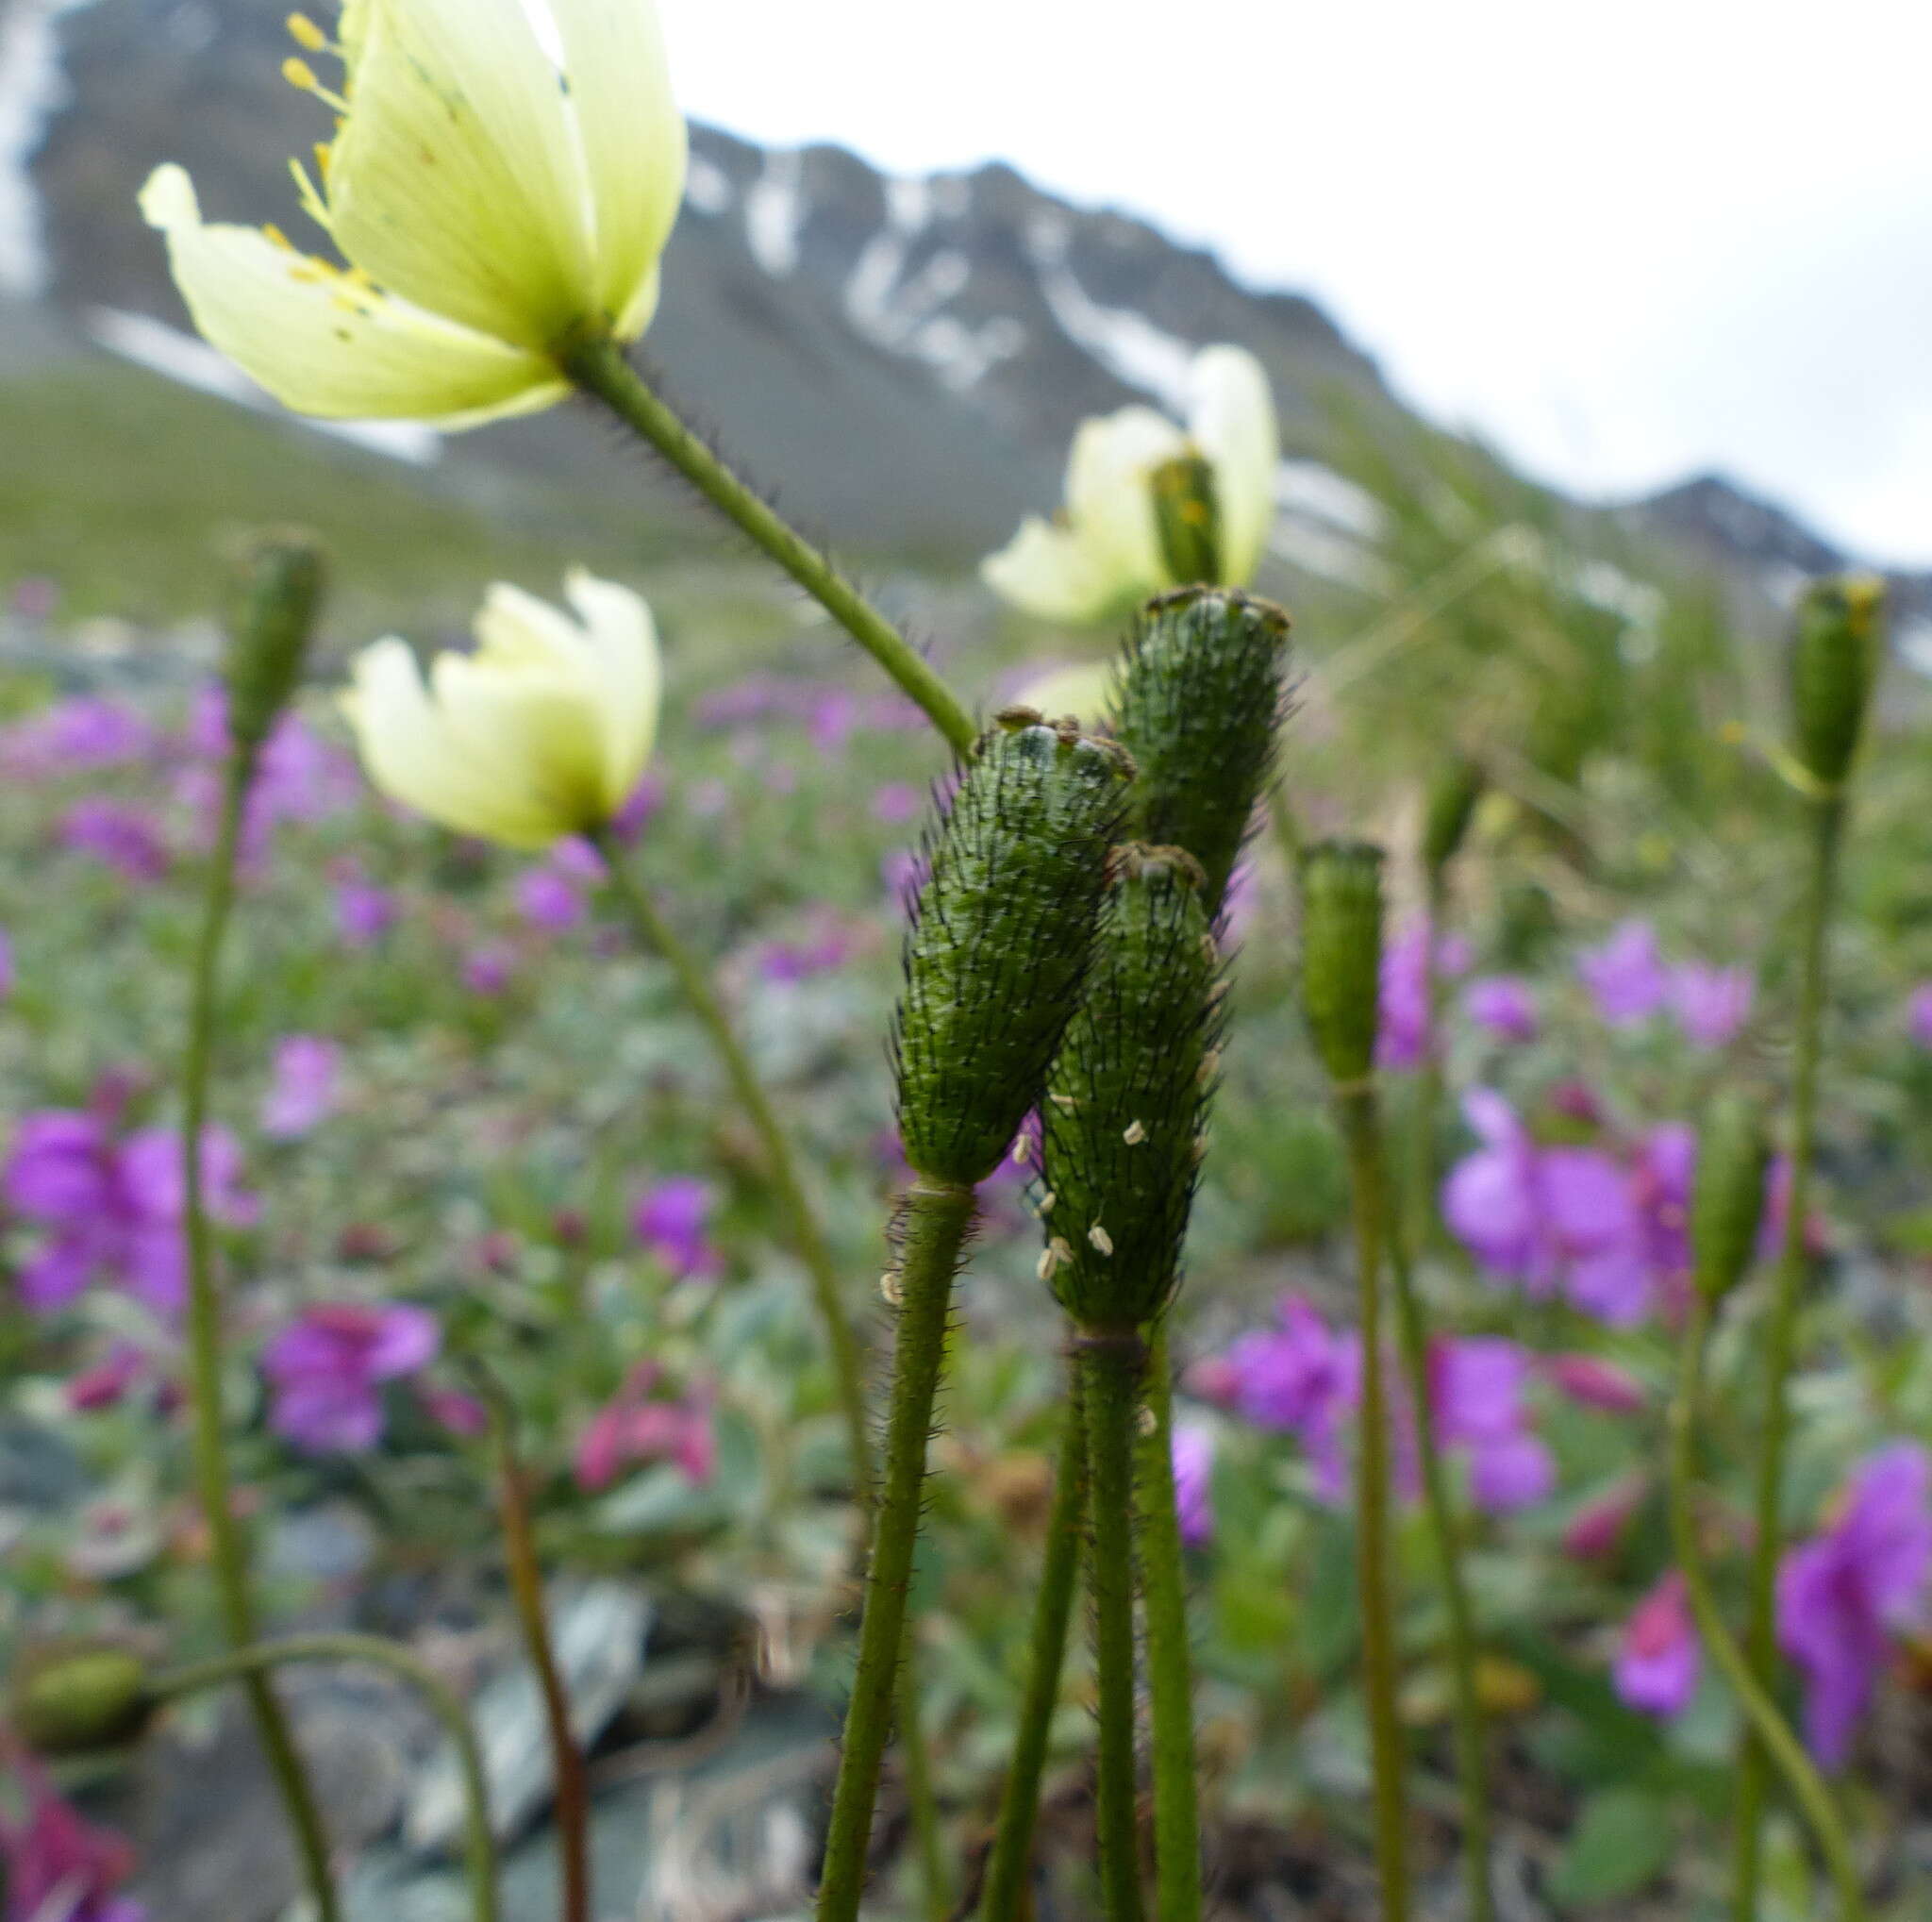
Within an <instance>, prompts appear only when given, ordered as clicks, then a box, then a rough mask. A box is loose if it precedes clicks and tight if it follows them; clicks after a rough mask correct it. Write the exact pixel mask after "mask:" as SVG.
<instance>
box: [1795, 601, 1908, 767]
mask: <svg viewBox="0 0 1932 1922" xmlns="http://www.w3.org/2000/svg"><path fill="white" fill-rule="evenodd" d="M1884 612H1885V583H1884V582H1883V581H1882V580H1879V579H1877V578H1876V577H1874V576H1871V575H1842V576H1840V577H1837V578H1834V579H1830V580H1820V581H1814V582H1813V583H1812V584H1811V586H1810V587H1809V588H1808V589H1807V591H1806V593H1805V597H1804V599H1803V601H1802V602H1801V603H1800V604H1799V608H1798V627H1797V634H1796V637H1795V639H1794V640H1793V643H1792V646H1791V736H1792V739H1791V745H1792V750H1793V752H1794V753H1795V754H1796V756H1797V758H1798V760H1799V762H1800V763H1801V765H1802V766H1803V767H1804V769H1805V771H1806V772H1807V774H1808V775H1810V776H1811V777H1812V778H1813V779H1814V780H1816V781H1818V782H1819V783H1820V784H1821V785H1822V786H1824V787H1825V788H1836V787H1837V786H1839V785H1840V782H1842V781H1843V779H1844V777H1845V776H1846V774H1847V773H1848V772H1849V771H1850V769H1851V765H1852V757H1853V756H1854V755H1855V754H1856V753H1857V750H1858V737H1859V735H1860V734H1861V733H1862V732H1863V731H1864V727H1865V713H1866V710H1867V709H1868V708H1869V707H1870V706H1871V704H1872V690H1873V687H1874V683H1875V682H1876V680H1877V678H1878V668H1879V662H1880V660H1881V658H1882V653H1883V646H1882V641H1881V634H1882V630H1883V617H1884Z"/></svg>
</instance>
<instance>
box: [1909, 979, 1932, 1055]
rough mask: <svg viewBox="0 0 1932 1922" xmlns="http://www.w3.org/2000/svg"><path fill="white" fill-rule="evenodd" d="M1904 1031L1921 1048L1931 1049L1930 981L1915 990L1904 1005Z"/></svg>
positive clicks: (1931, 986)
mask: <svg viewBox="0 0 1932 1922" xmlns="http://www.w3.org/2000/svg"><path fill="white" fill-rule="evenodd" d="M1906 1031H1907V1033H1908V1034H1909V1035H1910V1036H1911V1037H1912V1039H1913V1040H1914V1041H1915V1042H1917V1043H1918V1044H1919V1045H1920V1046H1921V1047H1925V1048H1932V981H1927V982H1926V983H1925V985H1924V987H1922V988H1915V989H1914V990H1913V991H1912V998H1911V999H1910V1000H1909V1001H1907V1003H1906Z"/></svg>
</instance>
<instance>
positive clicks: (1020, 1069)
mask: <svg viewBox="0 0 1932 1922" xmlns="http://www.w3.org/2000/svg"><path fill="white" fill-rule="evenodd" d="M1132 778H1133V763H1132V761H1131V760H1130V759H1129V758H1128V756H1127V755H1126V754H1125V752H1124V750H1123V749H1121V748H1120V747H1119V746H1117V745H1116V744H1114V743H1112V742H1110V741H1102V740H1095V739H1091V738H1089V737H1088V736H1086V735H1083V734H1081V733H1079V732H1078V731H1077V730H1076V729H1074V728H1073V727H1048V726H1047V725H1045V724H1044V723H1043V722H1042V721H1041V719H1040V716H1039V715H1038V714H1037V713H1035V712H1033V711H1032V710H1030V709H1018V710H1008V712H1006V713H1005V714H1002V715H1001V716H1000V717H999V720H998V722H997V723H996V724H995V726H994V727H992V728H991V731H990V732H989V733H988V734H987V735H986V736H985V738H984V739H983V741H982V742H981V744H980V752H979V758H978V760H976V761H975V762H974V765H973V766H972V767H971V768H970V769H968V770H967V772H966V774H965V776H964V777H963V778H962V779H961V781H960V784H959V787H958V793H957V794H955V795H954V796H953V799H952V802H951V805H950V806H949V807H948V808H947V810H946V811H945V813H944V816H943V818H942V819H941V821H940V822H939V824H938V825H937V827H935V828H934V829H933V830H932V831H931V832H930V833H929V835H928V837H927V848H926V852H927V857H928V859H927V864H926V865H927V879H926V881H925V884H924V887H923V888H922V889H921V890H920V894H919V898H918V903H917V906H916V910H915V912H914V916H913V921H912V925H911V927H910V928H909V929H908V933H907V937H906V953H905V966H906V988H905V993H904V995H903V997H902V998H901V1001H900V1005H899V1013H898V1018H897V1022H896V1032H895V1037H894V1052H895V1059H896V1065H897V1070H898V1095H899V1131H900V1136H901V1139H902V1140H903V1141H904V1143H905V1147H906V1158H907V1160H908V1162H910V1163H911V1164H912V1166H913V1167H914V1168H915V1169H916V1170H917V1171H918V1172H919V1173H920V1174H922V1175H924V1176H925V1177H927V1178H929V1179H932V1180H935V1181H945V1182H954V1183H958V1184H961V1185H969V1186H970V1185H973V1184H975V1183H977V1182H979V1181H983V1180H984V1179H985V1178H987V1176H989V1175H990V1174H991V1172H992V1171H993V1169H994V1168H996V1167H997V1166H998V1165H999V1162H1000V1159H1001V1157H1002V1155H1003V1154H1004V1153H1005V1152H1006V1149H1007V1145H1008V1143H1009V1142H1010V1141H1012V1139H1013V1137H1014V1136H1015V1135H1016V1134H1017V1133H1018V1132H1019V1128H1020V1124H1021V1121H1022V1120H1023V1119H1024V1116H1025V1114H1026V1111H1027V1110H1028V1109H1030V1108H1032V1107H1033V1106H1034V1105H1035V1104H1036V1103H1037V1102H1038V1101H1039V1099H1040V1095H1041V1084H1042V1083H1043V1081H1044V1080H1045V1078H1046V1070H1047V1067H1048V1065H1049V1064H1050V1062H1051V1061H1052V1060H1053V1054H1054V1050H1055V1048H1056V1047H1057V1046H1058V1044H1059V1039H1060V1036H1061V1034H1062V1033H1063V1032H1064V1030H1065V1028H1066V1025H1067V1022H1068V1020H1069V1018H1070V1017H1071V1015H1072V1013H1073V1011H1074V1006H1075V1005H1076V1004H1077V1002H1078V1000H1079V996H1080V990H1081V987H1082V985H1083V984H1084V982H1085V980H1086V978H1087V971H1088V967H1089V965H1090V963H1091V960H1092V956H1093V945H1094V940H1095V936H1096V934H1097V932H1098V928H1099V923H1100V914H1101V905H1102V900H1103V896H1104V894H1105V892H1106V886H1107V851H1108V846H1109V845H1110V844H1111V842H1112V840H1113V837H1114V834H1115V831H1116V829H1117V828H1118V827H1119V825H1120V821H1121V816H1122V812H1123V811H1124V807H1125V804H1126V795H1127V788H1128V784H1129V782H1130V781H1131V780H1132Z"/></svg>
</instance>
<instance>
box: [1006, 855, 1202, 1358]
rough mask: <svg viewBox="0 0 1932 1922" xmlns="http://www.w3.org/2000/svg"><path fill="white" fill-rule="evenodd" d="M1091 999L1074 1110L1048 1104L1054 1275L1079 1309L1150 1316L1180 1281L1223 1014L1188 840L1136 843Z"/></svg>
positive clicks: (1094, 1320) (1126, 1323)
mask: <svg viewBox="0 0 1932 1922" xmlns="http://www.w3.org/2000/svg"><path fill="white" fill-rule="evenodd" d="M1110 894H1111V896H1112V907H1111V911H1110V912H1109V914H1108V919H1107V923H1106V933H1105V935H1104V936H1103V939H1102V942H1101V946H1100V951H1099V953H1098V955H1097V956H1096V957H1095V960H1094V964H1093V972H1092V974H1091V977H1090V978H1089V980H1088V985H1087V994H1086V997H1085V999H1084V1000H1083V1001H1082V1002H1081V1005H1080V1011H1079V1012H1078V1013H1077V1014H1076V1015H1075V1016H1074V1020H1073V1022H1072V1024H1071V1025H1070V1026H1069V1028H1068V1029H1067V1035H1066V1040H1065V1041H1064V1042H1063V1043H1062V1045H1061V1047H1060V1052H1059V1055H1058V1059H1057V1060H1056V1061H1055V1063H1054V1071H1053V1078H1054V1081H1055V1083H1056V1085H1057V1086H1058V1087H1060V1088H1063V1089H1071V1090H1074V1091H1076V1093H1077V1100H1076V1102H1075V1105H1074V1107H1073V1108H1072V1109H1071V1111H1069V1110H1066V1109H1062V1108H1060V1107H1059V1106H1058V1105H1057V1104H1053V1103H1049V1104H1048V1105H1047V1107H1046V1108H1045V1109H1044V1110H1042V1112H1041V1118H1042V1122H1043V1129H1042V1141H1041V1159H1042V1161H1043V1162H1044V1164H1045V1170H1046V1178H1047V1180H1048V1182H1049V1183H1050V1184H1051V1186H1052V1188H1053V1191H1054V1195H1055V1205H1054V1221H1055V1224H1056V1226H1057V1227H1058V1229H1059V1237H1058V1239H1057V1240H1056V1243H1055V1246H1056V1248H1057V1249H1058V1250H1060V1251H1061V1252H1060V1254H1059V1258H1058V1260H1057V1261H1056V1262H1055V1263H1054V1266H1053V1269H1052V1272H1051V1276H1050V1279H1052V1281H1053V1284H1054V1290H1055V1293H1056V1294H1057V1295H1058V1297H1059V1299H1060V1301H1061V1303H1062V1304H1063V1305H1064V1306H1065V1308H1066V1309H1067V1312H1069V1313H1070V1314H1071V1315H1072V1316H1073V1317H1074V1320H1075V1321H1076V1322H1078V1323H1080V1324H1081V1325H1082V1326H1083V1327H1087V1328H1094V1329H1131V1328H1138V1327H1140V1326H1141V1325H1142V1324H1144V1323H1145V1322H1147V1321H1150V1320H1151V1319H1153V1317H1154V1316H1155V1315H1157V1314H1158V1313H1159V1312H1160V1311H1161V1309H1162V1308H1163V1307H1164V1306H1165V1305H1166V1303H1167V1300H1168V1297H1169V1296H1170V1295H1172V1294H1173V1292H1174V1282H1175V1278H1176V1276H1177V1274H1178V1271H1179V1266H1180V1257H1181V1245H1182V1242H1183V1240H1184V1238H1185V1236H1186V1233H1187V1225H1188V1213H1189V1210H1190V1208H1191V1204H1192V1201H1193V1194H1194V1183H1195V1178H1196V1173H1197V1164H1196V1162H1195V1156H1194V1144H1195V1142H1196V1139H1197V1138H1198V1136H1199V1134H1200V1131H1201V1124H1202V1120H1203V1117H1204V1112H1205V1109H1206V1105H1207V1099H1208V1089H1207V1087H1206V1086H1205V1085H1204V1083H1203V1080H1202V1075H1201V1067H1202V1062H1203V1061H1204V1060H1205V1059H1206V1058H1207V1057H1208V1054H1209V1053H1210V1052H1211V1050H1212V1047H1213V1043H1214V1040H1215V1038H1216V1034H1217V1032H1218V1029H1219V1026H1220V1021H1219V1015H1218V1013H1217V1011H1216V1008H1215V1004H1214V1002H1213V1000H1212V991H1213V988H1214V984H1215V981H1216V979H1217V978H1218V969H1219V961H1218V958H1217V959H1216V960H1215V961H1212V962H1210V961H1209V960H1208V956H1207V954H1206V953H1205V952H1204V951H1203V948H1202V944H1201V941H1200V934H1201V930H1202V928H1203V926H1204V925H1205V922H1206V918H1207V911H1206V909H1205V907H1204V906H1203V903H1202V885H1201V872H1200V867H1199V864H1198V863H1197V862H1196V861H1194V860H1193V858H1192V857H1191V855H1189V854H1187V853H1186V852H1184V851H1183V850H1181V849H1179V848H1166V847H1141V846H1139V845H1130V846H1127V847H1124V848H1122V849H1120V850H1119V851H1118V852H1117V854H1116V856H1115V860H1114V875H1113V882H1112V886H1111V889H1110Z"/></svg>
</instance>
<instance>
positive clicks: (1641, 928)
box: [1576, 921, 1671, 1028]
mask: <svg viewBox="0 0 1932 1922" xmlns="http://www.w3.org/2000/svg"><path fill="white" fill-rule="evenodd" d="M1576 972H1577V974H1578V976H1579V977H1580V978H1581V979H1582V981H1583V985H1584V986H1585V987H1586V988H1588V989H1589V990H1590V992H1591V997H1592V998H1593V999H1594V1000H1595V1002H1596V1008H1597V1012H1598V1013H1599V1014H1600V1015H1601V1016H1602V1017H1603V1019H1604V1020H1605V1021H1606V1022H1607V1024H1608V1025H1609V1026H1610V1027H1612V1028H1635V1027H1638V1026H1639V1025H1640V1024H1641V1023H1642V1022H1644V1021H1647V1020H1648V1019H1649V1018H1650V1016H1651V1015H1653V1014H1655V1013H1656V1012H1657V1011H1658V1010H1659V1009H1660V1008H1662V1007H1663V1006H1664V1004H1665V1003H1666V1002H1667V1001H1668V1000H1669V999H1670V994H1671V978H1670V976H1669V975H1668V974H1667V973H1666V972H1665V970H1664V966H1663V963H1662V961H1660V960H1659V959H1658V957H1657V934H1656V932H1655V930H1654V929H1653V928H1651V925H1650V923H1649V922H1647V921H1626V922H1624V925H1623V926H1622V927H1621V928H1618V929H1617V931H1616V932H1615V933H1614V934H1612V935H1611V936H1610V938H1609V940H1608V941H1607V942H1606V943H1605V944H1604V945H1603V946H1602V947H1597V948H1591V950H1590V951H1589V952H1588V953H1586V954H1584V955H1583V956H1582V957H1581V958H1580V959H1579V960H1578V961H1577V963H1576Z"/></svg>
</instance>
